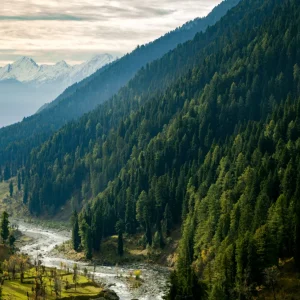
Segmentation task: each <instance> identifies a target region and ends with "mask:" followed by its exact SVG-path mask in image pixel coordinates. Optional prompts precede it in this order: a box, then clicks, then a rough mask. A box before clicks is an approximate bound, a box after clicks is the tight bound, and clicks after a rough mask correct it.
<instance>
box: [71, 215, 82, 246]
mask: <svg viewBox="0 0 300 300" xmlns="http://www.w3.org/2000/svg"><path fill="white" fill-rule="evenodd" d="M80 243H81V240H80V235H79V223H78V214H77V211H76V210H75V211H74V212H73V216H72V246H73V249H74V250H75V251H78V249H79V246H80Z"/></svg>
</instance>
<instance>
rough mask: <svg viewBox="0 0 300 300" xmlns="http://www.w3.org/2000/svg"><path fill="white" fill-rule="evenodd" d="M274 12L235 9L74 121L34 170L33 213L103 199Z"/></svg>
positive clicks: (37, 157)
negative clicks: (174, 79) (176, 76)
mask: <svg viewBox="0 0 300 300" xmlns="http://www.w3.org/2000/svg"><path fill="white" fill-rule="evenodd" d="M243 5H247V4H243ZM258 5H261V4H258ZM271 8H272V7H271V6H266V8H265V9H264V10H262V12H261V13H259V12H258V11H257V10H253V11H250V13H248V12H247V15H248V16H247V17H245V18H243V17H244V15H245V10H244V9H243V6H241V7H239V8H237V9H235V10H234V11H233V12H231V13H229V14H228V15H227V16H226V17H225V18H224V19H223V20H222V21H221V22H219V23H218V24H217V25H216V26H215V27H212V28H210V29H209V30H207V32H206V33H203V34H199V35H198V36H197V37H195V39H194V40H193V41H192V42H188V43H186V44H184V45H183V46H180V47H179V48H178V49H176V50H175V51H173V52H171V53H170V54H168V55H166V56H165V57H164V58H162V59H161V60H159V61H157V62H154V63H153V64H151V65H149V66H148V68H145V69H143V70H141V71H140V72H139V73H138V75H137V76H136V77H135V78H134V79H133V80H132V81H131V82H130V83H129V85H128V86H127V87H125V88H124V89H122V90H121V91H120V92H119V94H118V95H116V96H115V97H114V98H113V99H112V100H111V101H108V102H107V103H106V104H104V105H101V106H100V107H99V108H98V109H97V110H95V111H94V112H92V113H90V114H87V115H86V116H84V117H83V118H82V119H81V120H80V121H79V122H73V123H69V124H68V125H66V126H65V127H64V128H63V129H62V130H60V131H59V132H57V133H56V134H54V136H53V137H52V138H51V139H49V140H48V141H47V142H46V143H45V144H43V145H42V146H41V147H40V148H37V149H35V150H34V151H33V152H32V154H31V156H30V159H29V161H28V163H27V164H26V172H27V174H28V180H27V181H28V185H29V190H30V192H31V193H30V197H29V200H30V201H29V207H30V210H31V212H32V213H36V214H40V213H45V212H55V210H56V209H57V208H59V207H60V206H61V205H63V204H65V203H66V201H67V200H70V199H71V198H73V200H74V201H75V202H76V203H78V204H80V203H81V201H82V200H84V199H85V200H86V199H91V198H93V197H96V196H97V195H98V193H99V192H101V191H103V190H104V189H105V188H106V187H107V184H108V182H109V181H111V180H113V179H114V178H115V177H116V176H117V175H118V173H119V172H120V170H121V169H122V168H123V167H124V166H125V165H126V163H127V161H128V160H129V159H130V157H131V156H132V155H137V153H139V152H141V151H145V150H146V148H147V147H148V143H149V142H150V141H151V139H152V138H153V137H155V136H156V135H157V134H158V133H159V132H161V131H162V130H163V128H164V126H165V125H167V124H168V123H169V122H170V120H171V119H174V117H176V115H177V113H179V112H180V111H181V110H182V108H183V107H184V105H185V104H186V102H187V101H190V100H192V99H193V98H197V97H199V95H200V93H202V90H203V88H204V87H205V85H206V84H207V83H209V81H210V80H211V78H212V77H213V76H214V74H215V72H217V71H218V70H219V69H220V68H222V69H224V71H225V70H227V69H228V68H229V67H230V66H231V64H232V62H231V60H230V59H228V58H230V56H231V55H234V54H235V51H239V48H240V44H239V43H241V42H242V41H239V43H235V44H234V47H232V48H231V49H230V50H229V49H228V53H225V54H222V53H221V55H220V49H223V47H226V46H227V45H228V39H230V38H231V37H234V36H235V35H237V34H239V35H242V34H243V32H244V31H245V30H250V29H252V28H253V27H256V26H258V25H259V24H260V23H261V21H262V20H263V19H264V16H265V15H267V14H269V13H270V12H271ZM251 12H252V13H251ZM254 15H255V16H256V18H253V16H254ZM255 34H256V32H255V31H253V30H252V32H249V35H247V37H246V39H247V40H246V41H248V40H249V39H250V40H251V39H253V38H254V37H255ZM235 42H236V40H235ZM235 55H236V54H235ZM183 58H185V59H183ZM193 66H195V67H194V69H193V70H191V69H190V68H192V67H193ZM176 73H177V74H183V73H186V75H185V76H183V77H182V78H180V79H179V80H178V81H177V82H176V84H174V85H173V86H171V87H170V88H167V89H166V90H165V91H163V92H162V91H161V90H160V89H157V90H155V85H156V83H157V82H158V81H159V80H161V81H163V80H165V81H166V80H168V79H169V78H172V76H174V74H176ZM170 80H171V79H170ZM149 86H152V88H151V89H150V90H149ZM152 90H154V92H151V91H152ZM182 130H183V131H184V130H185V129H184V128H182ZM152 142H153V141H152ZM152 142H151V143H152ZM197 151H198V150H197ZM183 153H184V152H183ZM180 155H183V157H182V159H183V160H182V161H179V162H178V163H179V166H180V165H181V164H182V163H184V162H185V160H186V159H188V156H186V157H185V155H184V154H180ZM161 160H162V162H163V161H164V160H163V158H161ZM166 163H167V162H164V164H166ZM172 168H173V167H172ZM5 169H7V168H5ZM150 177H152V174H151V176H150ZM150 179H151V178H150ZM150 181H151V180H150ZM26 202H27V201H26Z"/></svg>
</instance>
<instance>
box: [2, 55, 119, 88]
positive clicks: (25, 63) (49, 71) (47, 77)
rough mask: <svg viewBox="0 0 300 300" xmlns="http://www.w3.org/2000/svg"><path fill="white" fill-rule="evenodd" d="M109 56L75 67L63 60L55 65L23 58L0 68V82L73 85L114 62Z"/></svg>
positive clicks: (93, 58)
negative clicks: (11, 80)
mask: <svg viewBox="0 0 300 300" xmlns="http://www.w3.org/2000/svg"><path fill="white" fill-rule="evenodd" d="M115 58H116V57H114V56H113V55H111V54H108V53H104V54H101V55H96V56H94V57H92V58H91V59H89V60H87V61H85V62H83V63H81V64H77V65H69V64H67V63H66V62H65V61H64V60H62V61H59V62H57V63H56V64H41V65H39V64H37V63H36V62H35V61H34V60H33V59H32V58H30V57H26V56H23V57H21V58H20V59H18V60H16V61H15V62H13V63H12V64H8V65H6V66H4V67H2V68H0V81H4V80H9V79H15V80H17V81H19V82H23V83H29V84H33V85H39V84H45V83H49V82H52V81H57V80H63V81H65V82H66V84H69V85H70V84H73V83H75V82H78V81H81V80H82V79H84V78H85V77H87V76H90V75H91V74H93V73H94V72H96V71H97V70H98V69H100V68H101V67H103V66H105V65H106V64H109V63H111V62H113V61H114V60H115Z"/></svg>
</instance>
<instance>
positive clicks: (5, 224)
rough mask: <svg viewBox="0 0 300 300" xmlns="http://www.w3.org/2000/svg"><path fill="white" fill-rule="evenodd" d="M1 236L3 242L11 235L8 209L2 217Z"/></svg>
mask: <svg viewBox="0 0 300 300" xmlns="http://www.w3.org/2000/svg"><path fill="white" fill-rule="evenodd" d="M0 234H1V238H2V241H3V243H5V242H6V241H7V239H8V237H9V220H8V213H7V212H6V211H4V212H3V214H2V217H1V232H0Z"/></svg>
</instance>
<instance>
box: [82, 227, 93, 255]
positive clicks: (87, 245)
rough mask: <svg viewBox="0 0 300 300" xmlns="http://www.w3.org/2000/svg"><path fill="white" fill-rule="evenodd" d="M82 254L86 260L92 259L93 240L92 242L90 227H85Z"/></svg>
mask: <svg viewBox="0 0 300 300" xmlns="http://www.w3.org/2000/svg"><path fill="white" fill-rule="evenodd" d="M84 240H85V242H84V253H85V258H86V259H92V257H93V240H92V230H91V227H90V226H87V228H86V231H85V238H84Z"/></svg>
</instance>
